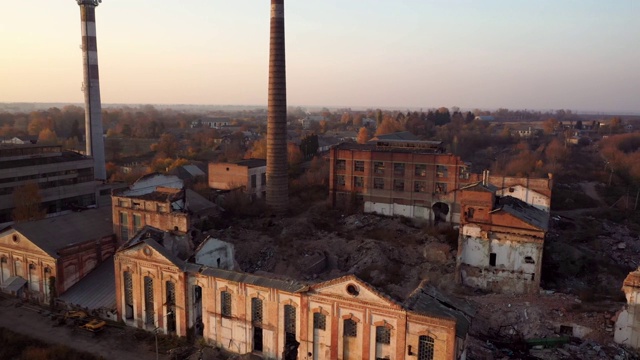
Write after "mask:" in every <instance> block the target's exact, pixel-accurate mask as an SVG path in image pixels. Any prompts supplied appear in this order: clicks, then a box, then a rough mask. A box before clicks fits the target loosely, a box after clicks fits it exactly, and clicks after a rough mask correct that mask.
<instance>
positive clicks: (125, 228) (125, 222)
mask: <svg viewBox="0 0 640 360" xmlns="http://www.w3.org/2000/svg"><path fill="white" fill-rule="evenodd" d="M120 237H121V238H122V241H127V240H129V217H128V216H127V213H125V212H121V213H120Z"/></svg>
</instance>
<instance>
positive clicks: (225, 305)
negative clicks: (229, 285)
mask: <svg viewBox="0 0 640 360" xmlns="http://www.w3.org/2000/svg"><path fill="white" fill-rule="evenodd" d="M220 314H221V315H222V316H224V317H231V293H230V292H228V291H221V292H220Z"/></svg>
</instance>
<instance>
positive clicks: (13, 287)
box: [0, 276, 27, 293]
mask: <svg viewBox="0 0 640 360" xmlns="http://www.w3.org/2000/svg"><path fill="white" fill-rule="evenodd" d="M26 283H27V280H25V279H24V278H22V277H20V276H12V277H10V278H8V279H7V281H5V282H4V284H2V286H0V289H2V291H4V292H7V293H14V292H16V291H18V290H20V288H21V287H23V286H24V284H26Z"/></svg>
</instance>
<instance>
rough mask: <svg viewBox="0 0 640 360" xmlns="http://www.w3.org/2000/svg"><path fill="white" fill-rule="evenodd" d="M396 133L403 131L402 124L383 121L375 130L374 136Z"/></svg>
mask: <svg viewBox="0 0 640 360" xmlns="http://www.w3.org/2000/svg"><path fill="white" fill-rule="evenodd" d="M398 131H404V128H403V127H402V124H400V123H399V122H397V121H395V120H393V119H384V120H383V121H382V124H381V125H380V126H378V129H376V135H384V134H391V133H394V132H398Z"/></svg>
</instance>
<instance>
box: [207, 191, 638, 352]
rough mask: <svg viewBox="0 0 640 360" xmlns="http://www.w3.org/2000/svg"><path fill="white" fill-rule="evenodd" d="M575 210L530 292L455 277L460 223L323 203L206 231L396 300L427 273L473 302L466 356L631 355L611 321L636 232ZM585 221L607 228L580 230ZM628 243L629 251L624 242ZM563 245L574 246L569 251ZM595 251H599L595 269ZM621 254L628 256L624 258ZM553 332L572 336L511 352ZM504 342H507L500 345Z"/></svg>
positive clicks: (247, 267)
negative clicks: (500, 290)
mask: <svg viewBox="0 0 640 360" xmlns="http://www.w3.org/2000/svg"><path fill="white" fill-rule="evenodd" d="M574 215H576V216H577V218H578V220H576V219H568V218H564V220H562V221H555V220H554V221H552V223H551V227H552V230H551V231H550V235H551V236H550V238H549V239H548V240H547V242H549V243H550V244H552V245H553V246H551V247H550V248H547V247H545V257H547V258H548V260H547V261H546V262H545V263H543V267H545V266H546V267H547V268H543V283H542V286H543V289H545V290H543V291H541V294H539V295H527V296H512V295H499V294H483V293H482V292H478V291H474V290H472V289H469V288H465V287H459V286H457V285H455V281H454V271H455V256H456V251H457V250H456V248H457V230H456V229H452V228H446V227H440V228H435V227H433V226H431V224H429V223H426V222H415V221H411V220H408V219H404V218H400V217H396V218H390V217H381V216H376V215H372V214H361V213H356V214H352V215H342V214H341V213H340V212H339V211H336V210H332V209H330V208H329V207H328V206H327V205H326V204H323V203H320V204H316V205H314V206H312V207H311V208H310V209H308V210H307V211H304V212H301V213H299V214H297V215H295V216H292V217H290V218H284V219H277V218H243V219H237V218H236V219H233V220H231V221H229V222H228V223H226V224H225V226H224V227H222V228H221V229H219V230H210V231H209V233H210V234H211V235H212V236H214V237H218V238H220V239H222V240H225V241H228V242H231V243H233V244H234V245H235V256H236V261H237V263H238V265H239V266H240V268H241V269H242V270H244V271H248V272H255V273H261V272H265V273H269V274H276V275H282V276H284V277H289V278H297V279H299V280H306V281H310V282H316V281H323V280H328V279H331V278H335V277H338V276H342V275H345V274H356V275H357V276H358V277H360V278H361V279H363V280H365V281H367V282H368V283H370V284H371V285H373V286H376V287H378V288H379V289H381V290H382V291H384V292H385V293H387V294H388V295H390V296H392V297H394V298H395V299H397V300H398V301H403V300H404V299H405V298H406V296H407V295H408V294H409V293H410V292H411V291H412V290H414V289H415V287H416V286H417V285H418V284H419V283H420V281H422V280H424V279H427V280H429V281H430V282H431V283H432V284H433V285H435V286H436V287H438V288H439V289H440V290H441V291H443V292H445V293H449V294H454V295H457V296H459V297H462V298H466V299H467V300H469V301H471V302H472V303H473V304H475V307H476V310H477V314H476V317H475V319H474V320H473V325H472V329H471V336H472V337H471V340H470V342H469V347H468V351H469V357H468V358H469V359H483V360H484V359H486V360H491V359H518V358H522V359H535V358H540V359H556V358H557V359H612V360H613V359H615V360H620V359H636V358H637V357H636V355H635V353H633V352H628V351H627V350H625V349H624V348H621V347H619V346H618V345H616V344H614V343H613V324H614V319H615V315H616V313H617V312H618V311H619V310H620V309H622V307H623V306H624V305H625V303H624V297H623V296H622V292H621V291H620V287H621V284H622V280H623V279H624V276H626V274H627V273H628V270H629V269H631V265H633V264H634V263H635V260H636V259H637V258H639V257H637V256H636V255H639V256H640V251H636V247H637V246H636V243H639V242H638V241H637V239H636V237H637V236H636V234H634V233H630V232H629V231H628V229H626V228H625V226H624V225H620V224H612V223H610V222H607V221H605V220H600V219H594V218H593V217H590V218H589V217H588V216H589V215H586V214H584V213H582V212H579V213H576V214H574ZM556 218H557V219H561V218H562V217H558V216H556ZM563 222H569V223H571V224H569V225H568V226H567V224H566V223H565V224H561V223H563ZM582 222H587V223H590V224H591V225H590V226H596V227H602V228H603V229H604V230H603V231H602V232H593V231H592V229H591V228H585V229H583V230H581V231H582V232H580V233H576V229H577V228H580V227H581V225H582ZM561 225H565V228H562V226H561ZM574 233H576V234H575V235H576V237H578V238H579V237H580V236H587V237H588V241H587V243H586V244H585V243H584V242H583V241H582V240H580V239H574V236H573V234H574ZM596 234H600V236H597V235H596ZM594 242H595V243H597V244H596V245H594ZM621 243H625V244H626V245H619V244H621ZM292 244H294V246H292ZM594 246H595V247H594ZM625 246H627V247H628V249H627V251H621V250H623V249H624V248H625ZM567 248H570V249H572V250H571V251H569V252H568V253H565V252H564V250H566V249H567ZM638 250H640V245H638ZM568 257H575V258H576V259H573V258H570V259H568ZM592 257H597V264H598V265H599V267H598V268H597V269H599V270H601V271H599V272H597V273H594V271H593V267H591V266H592V265H593V264H594V261H596V260H594V259H592ZM621 257H623V258H624V260H625V261H627V262H626V263H625V266H622V267H621V266H619V264H620V262H621V259H622V258H621ZM569 260H570V261H571V263H569V264H565V262H569ZM574 260H575V261H574ZM574 262H575V263H574ZM589 269H592V270H591V271H590V270H589ZM545 273H549V275H547V276H545ZM545 278H546V279H547V280H549V279H553V281H546V282H545V280H544V279H545ZM559 337H567V338H568V339H570V341H569V340H567V342H566V343H565V344H564V345H562V344H560V347H559V348H558V349H534V350H531V351H530V352H526V351H525V352H522V353H517V352H514V346H516V345H518V344H522V341H524V340H526V339H529V340H531V339H534V340H535V339H554V338H559ZM500 341H506V342H510V343H511V344H508V345H507V346H503V347H502V348H501V347H500V346H502V345H500Z"/></svg>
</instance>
